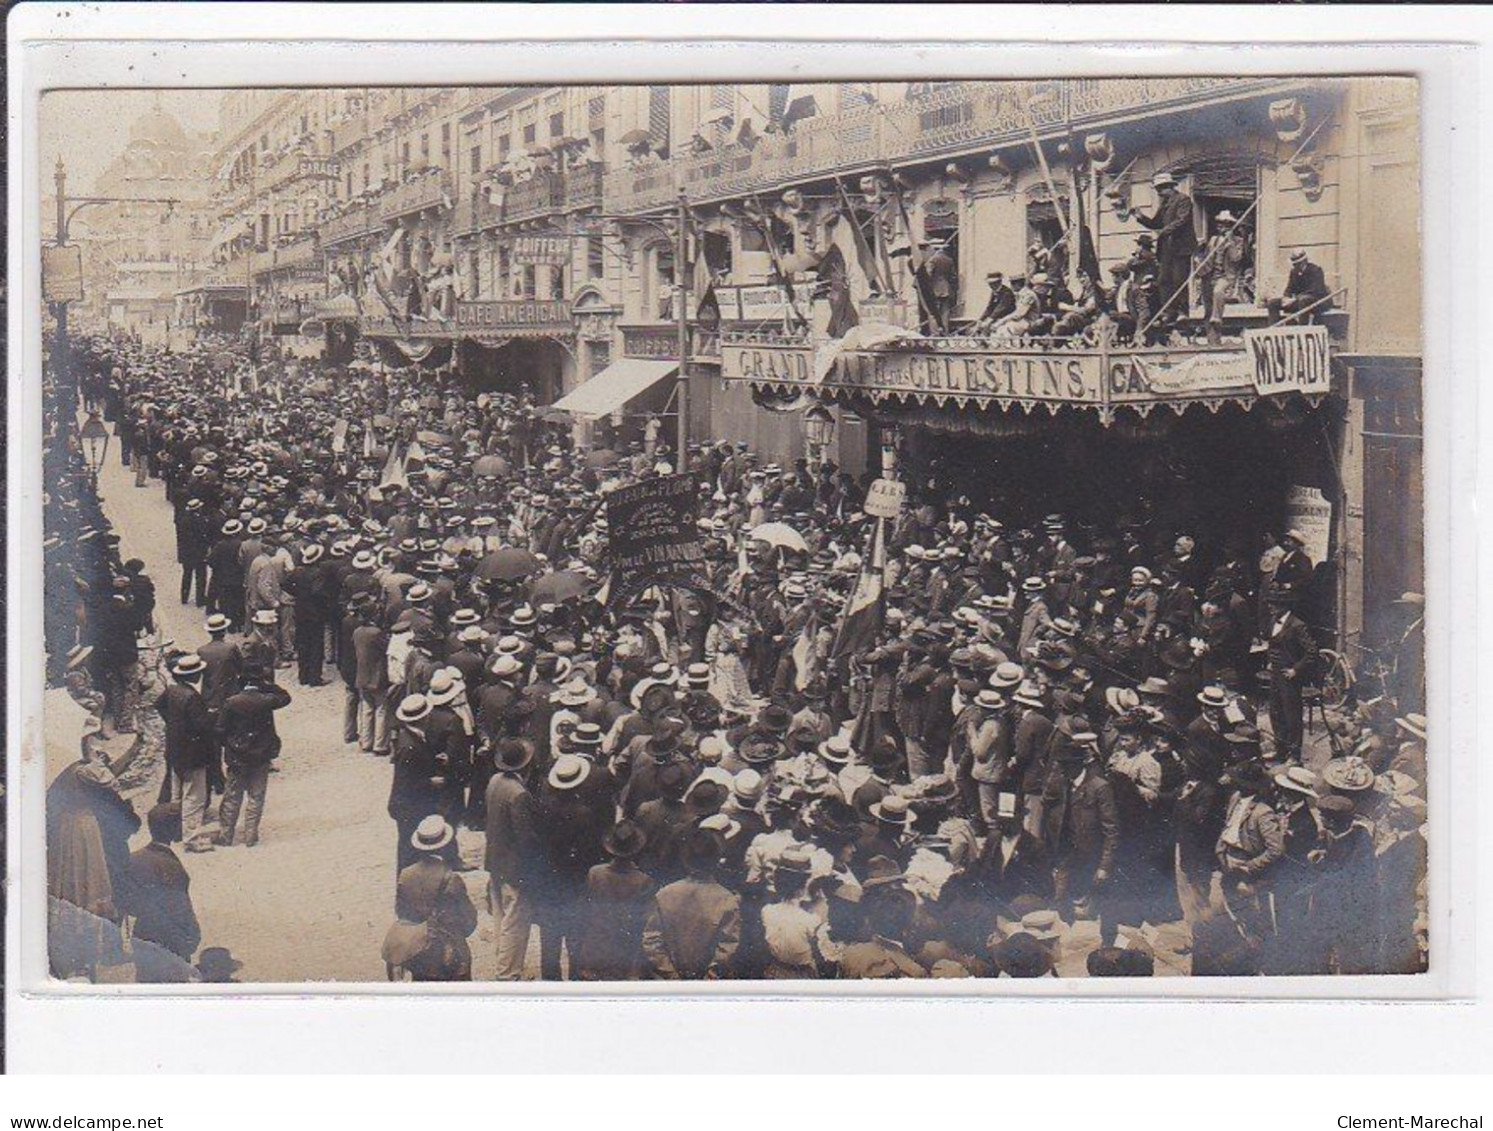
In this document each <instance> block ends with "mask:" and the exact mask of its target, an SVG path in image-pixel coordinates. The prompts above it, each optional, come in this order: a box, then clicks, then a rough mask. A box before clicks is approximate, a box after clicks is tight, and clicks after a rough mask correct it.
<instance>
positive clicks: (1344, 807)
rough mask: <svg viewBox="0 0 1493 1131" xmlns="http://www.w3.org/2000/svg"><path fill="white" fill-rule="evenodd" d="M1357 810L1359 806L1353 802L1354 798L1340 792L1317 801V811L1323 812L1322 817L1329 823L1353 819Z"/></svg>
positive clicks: (1340, 822)
mask: <svg viewBox="0 0 1493 1131" xmlns="http://www.w3.org/2000/svg"><path fill="white" fill-rule="evenodd" d="M1357 811H1358V807H1357V806H1356V805H1354V804H1353V800H1352V799H1351V798H1348V797H1344V796H1343V795H1342V794H1340V793H1334V794H1331V795H1329V796H1327V797H1324V798H1322V800H1321V801H1318V802H1317V812H1318V813H1320V814H1322V819H1323V820H1324V821H1326V822H1327V823H1328V824H1342V823H1344V822H1347V821H1351V820H1352V819H1353V814H1354V813H1356V812H1357Z"/></svg>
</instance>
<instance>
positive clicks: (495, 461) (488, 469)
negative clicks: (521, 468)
mask: <svg viewBox="0 0 1493 1131" xmlns="http://www.w3.org/2000/svg"><path fill="white" fill-rule="evenodd" d="M507 473H508V461H507V460H506V459H504V458H503V457H502V456H499V455H486V456H478V457H477V459H476V460H475V461H474V462H473V463H472V474H473V475H475V476H477V477H478V478H479V479H496V478H498V476H500V475H506V474H507Z"/></svg>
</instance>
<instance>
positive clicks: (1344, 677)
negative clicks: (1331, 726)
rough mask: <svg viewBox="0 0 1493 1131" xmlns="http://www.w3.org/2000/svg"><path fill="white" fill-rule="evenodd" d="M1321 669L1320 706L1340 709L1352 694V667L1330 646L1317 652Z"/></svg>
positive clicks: (1344, 657) (1346, 659) (1345, 658)
mask: <svg viewBox="0 0 1493 1131" xmlns="http://www.w3.org/2000/svg"><path fill="white" fill-rule="evenodd" d="M1317 655H1318V657H1319V659H1320V661H1321V671H1322V706H1324V707H1326V708H1328V709H1330V710H1334V711H1336V710H1340V709H1341V708H1342V707H1343V705H1344V704H1345V703H1347V702H1348V699H1349V697H1350V696H1351V695H1352V694H1353V669H1352V667H1350V666H1349V664H1348V658H1347V657H1346V656H1344V655H1342V654H1341V653H1339V652H1334V651H1333V650H1332V649H1331V648H1323V649H1322V650H1321V651H1320V652H1319V653H1318V654H1317Z"/></svg>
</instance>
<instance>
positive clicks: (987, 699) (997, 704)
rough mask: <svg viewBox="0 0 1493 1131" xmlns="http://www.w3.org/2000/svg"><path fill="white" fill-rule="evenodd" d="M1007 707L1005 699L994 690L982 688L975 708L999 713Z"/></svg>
mask: <svg viewBox="0 0 1493 1131" xmlns="http://www.w3.org/2000/svg"><path fill="white" fill-rule="evenodd" d="M1005 705H1006V700H1005V698H1004V697H1003V696H1002V695H1001V693H1000V692H999V691H996V690H995V689H994V688H990V687H982V688H981V689H980V692H979V694H978V695H976V696H975V706H977V707H980V708H981V709H983V710H986V711H999V710H1000V709H1001V708H1003V707H1004V706H1005Z"/></svg>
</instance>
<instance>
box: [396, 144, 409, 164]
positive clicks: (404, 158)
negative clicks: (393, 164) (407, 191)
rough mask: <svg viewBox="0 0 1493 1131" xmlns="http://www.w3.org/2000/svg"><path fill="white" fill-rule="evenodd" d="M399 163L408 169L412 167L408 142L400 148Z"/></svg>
mask: <svg viewBox="0 0 1493 1131" xmlns="http://www.w3.org/2000/svg"><path fill="white" fill-rule="evenodd" d="M399 163H400V165H401V166H403V167H404V168H406V169H408V168H409V167H410V143H409V142H407V141H406V142H404V143H403V144H401V145H400V147H399Z"/></svg>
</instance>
